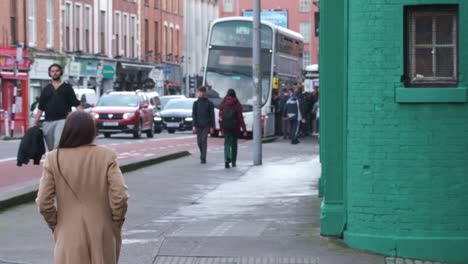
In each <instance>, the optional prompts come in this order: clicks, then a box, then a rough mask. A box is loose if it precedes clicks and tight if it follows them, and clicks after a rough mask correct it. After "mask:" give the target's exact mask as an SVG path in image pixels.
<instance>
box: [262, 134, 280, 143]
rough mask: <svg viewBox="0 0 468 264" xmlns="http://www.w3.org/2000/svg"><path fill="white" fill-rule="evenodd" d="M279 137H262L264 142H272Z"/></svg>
mask: <svg viewBox="0 0 468 264" xmlns="http://www.w3.org/2000/svg"><path fill="white" fill-rule="evenodd" d="M277 139H278V137H277V136H273V137H266V138H262V143H271V142H274V141H276V140H277Z"/></svg>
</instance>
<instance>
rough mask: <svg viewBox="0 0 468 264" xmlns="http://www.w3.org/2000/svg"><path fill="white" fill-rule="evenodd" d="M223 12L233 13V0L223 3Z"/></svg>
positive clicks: (225, 0)
mask: <svg viewBox="0 0 468 264" xmlns="http://www.w3.org/2000/svg"><path fill="white" fill-rule="evenodd" d="M223 11H224V12H234V0H224V1H223Z"/></svg>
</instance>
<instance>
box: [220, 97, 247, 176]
mask: <svg viewBox="0 0 468 264" xmlns="http://www.w3.org/2000/svg"><path fill="white" fill-rule="evenodd" d="M219 124H220V126H221V131H222V132H223V134H224V162H225V168H226V169H229V163H230V162H231V164H232V167H236V160H237V139H238V138H239V135H240V133H241V131H242V132H244V134H245V133H246V128H245V123H244V117H243V116H242V105H241V104H240V103H239V100H237V97H236V92H235V91H234V90H233V89H229V90H228V92H227V95H226V97H224V100H223V102H222V103H221V105H220V106H219Z"/></svg>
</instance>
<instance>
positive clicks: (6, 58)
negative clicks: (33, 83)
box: [0, 48, 31, 134]
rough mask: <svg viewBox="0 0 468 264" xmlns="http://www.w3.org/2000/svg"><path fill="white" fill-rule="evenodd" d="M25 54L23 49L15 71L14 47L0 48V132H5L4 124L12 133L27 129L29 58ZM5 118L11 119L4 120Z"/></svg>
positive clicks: (22, 131)
mask: <svg viewBox="0 0 468 264" xmlns="http://www.w3.org/2000/svg"><path fill="white" fill-rule="evenodd" d="M27 55H28V54H27V51H26V50H25V49H24V50H23V51H22V56H21V60H20V61H19V62H18V68H17V69H18V70H17V71H16V72H15V61H16V48H0V70H1V71H0V82H1V89H0V91H1V94H0V109H1V110H2V111H1V112H2V114H1V115H0V134H5V127H6V126H8V127H9V130H13V131H14V133H24V131H26V130H27V129H28V125H29V118H28V106H29V100H28V99H29V98H28V72H29V68H30V65H31V59H30V58H28V57H27ZM5 119H6V120H7V121H8V120H12V121H11V122H5ZM6 123H8V124H6Z"/></svg>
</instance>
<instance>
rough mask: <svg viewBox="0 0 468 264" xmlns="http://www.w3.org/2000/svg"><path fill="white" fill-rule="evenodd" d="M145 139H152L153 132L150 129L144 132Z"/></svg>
mask: <svg viewBox="0 0 468 264" xmlns="http://www.w3.org/2000/svg"><path fill="white" fill-rule="evenodd" d="M146 137H148V138H153V137H154V130H153V128H150V129H148V130H147V131H146Z"/></svg>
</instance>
